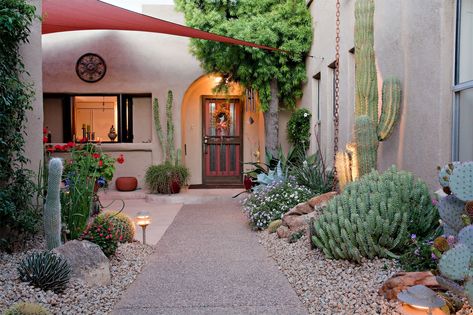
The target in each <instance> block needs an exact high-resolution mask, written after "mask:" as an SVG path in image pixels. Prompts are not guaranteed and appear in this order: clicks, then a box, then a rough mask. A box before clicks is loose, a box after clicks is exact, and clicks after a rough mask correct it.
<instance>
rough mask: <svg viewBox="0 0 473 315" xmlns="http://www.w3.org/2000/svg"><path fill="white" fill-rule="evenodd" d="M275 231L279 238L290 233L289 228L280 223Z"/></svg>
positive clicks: (285, 236)
mask: <svg viewBox="0 0 473 315" xmlns="http://www.w3.org/2000/svg"><path fill="white" fill-rule="evenodd" d="M276 233H277V234H278V237H279V238H288V237H289V235H291V234H292V233H291V231H290V230H289V228H288V227H287V226H284V225H281V226H280V227H278V229H277V230H276Z"/></svg>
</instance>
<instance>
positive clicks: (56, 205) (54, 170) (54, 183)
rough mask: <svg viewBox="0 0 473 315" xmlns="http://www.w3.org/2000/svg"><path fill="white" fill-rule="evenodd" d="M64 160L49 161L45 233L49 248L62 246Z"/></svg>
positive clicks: (44, 215) (54, 159)
mask: <svg viewBox="0 0 473 315" xmlns="http://www.w3.org/2000/svg"><path fill="white" fill-rule="evenodd" d="M62 169H63V166H62V161H61V159H59V158H52V159H51V161H49V170H48V192H47V195H46V203H45V204H44V213H43V223H44V235H45V238H46V244H47V246H48V249H50V250H51V249H53V248H56V247H59V246H61V195H60V186H61V179H62Z"/></svg>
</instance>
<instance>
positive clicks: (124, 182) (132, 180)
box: [115, 177, 138, 191]
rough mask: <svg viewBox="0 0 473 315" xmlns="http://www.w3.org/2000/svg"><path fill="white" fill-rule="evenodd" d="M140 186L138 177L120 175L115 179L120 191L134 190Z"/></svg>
mask: <svg viewBox="0 0 473 315" xmlns="http://www.w3.org/2000/svg"><path fill="white" fill-rule="evenodd" d="M137 186H138V180H137V179H136V177H118V178H117V180H116V181H115V187H116V188H117V190H118V191H133V190H135V189H136V187H137Z"/></svg>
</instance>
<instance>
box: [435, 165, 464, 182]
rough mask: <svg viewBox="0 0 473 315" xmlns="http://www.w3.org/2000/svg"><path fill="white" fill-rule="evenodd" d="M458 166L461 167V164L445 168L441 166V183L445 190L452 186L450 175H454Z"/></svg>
mask: <svg viewBox="0 0 473 315" xmlns="http://www.w3.org/2000/svg"><path fill="white" fill-rule="evenodd" d="M458 165H460V162H452V163H448V164H447V165H445V166H444V167H440V166H439V168H438V169H439V175H438V177H439V183H440V185H441V186H442V187H443V188H446V187H449V186H450V175H452V172H453V170H454V169H455V167H456V166H458Z"/></svg>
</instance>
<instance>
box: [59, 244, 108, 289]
mask: <svg viewBox="0 0 473 315" xmlns="http://www.w3.org/2000/svg"><path fill="white" fill-rule="evenodd" d="M53 252H55V253H57V254H58V255H60V256H62V257H64V258H65V259H66V260H67V262H68V263H69V265H70V266H71V269H72V274H71V278H76V279H81V280H83V281H84V282H85V283H86V284H87V285H88V286H91V287H94V286H103V285H109V284H110V281H111V278H110V261H109V260H108V258H107V256H105V254H104V253H103V252H102V250H101V249H100V246H98V245H96V244H94V243H91V242H89V241H78V240H73V241H69V242H66V243H65V244H64V245H62V246H60V247H58V248H55V249H54V250H53Z"/></svg>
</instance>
